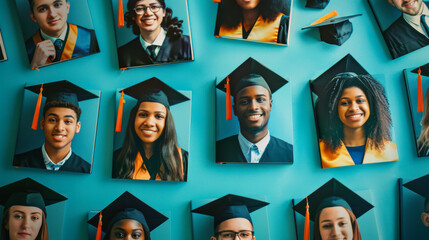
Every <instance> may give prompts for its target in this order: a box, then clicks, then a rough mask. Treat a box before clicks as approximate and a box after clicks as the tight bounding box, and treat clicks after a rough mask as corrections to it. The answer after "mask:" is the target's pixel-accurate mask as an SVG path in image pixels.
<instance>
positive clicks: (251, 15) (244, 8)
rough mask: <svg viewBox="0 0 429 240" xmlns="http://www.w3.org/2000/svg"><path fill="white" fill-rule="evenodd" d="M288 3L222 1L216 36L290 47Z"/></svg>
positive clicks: (245, 0)
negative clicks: (288, 39) (288, 45)
mask: <svg viewBox="0 0 429 240" xmlns="http://www.w3.org/2000/svg"><path fill="white" fill-rule="evenodd" d="M286 1H287V0H222V2H221V3H220V4H219V8H218V15H217V22H216V31H215V35H216V36H219V37H232V38H242V39H249V40H254V41H263V42H271V43H281V44H286V43H287V36H288V29H289V16H288V13H289V10H288V6H287V3H286Z"/></svg>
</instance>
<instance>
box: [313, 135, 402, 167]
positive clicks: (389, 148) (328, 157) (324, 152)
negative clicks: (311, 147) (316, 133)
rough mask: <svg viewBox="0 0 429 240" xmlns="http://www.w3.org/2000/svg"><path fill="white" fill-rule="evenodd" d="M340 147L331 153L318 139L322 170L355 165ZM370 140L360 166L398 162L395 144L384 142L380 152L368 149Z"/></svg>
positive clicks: (344, 149)
mask: <svg viewBox="0 0 429 240" xmlns="http://www.w3.org/2000/svg"><path fill="white" fill-rule="evenodd" d="M341 143H342V144H341V146H340V147H338V149H336V150H335V152H331V151H330V150H329V148H328V146H326V145H325V143H324V142H323V141H322V140H320V139H319V147H320V156H321V158H322V167H323V168H332V167H342V166H350V165H355V163H354V162H353V159H352V157H351V156H350V154H349V152H348V151H347V148H346V146H345V145H344V143H343V142H341ZM370 143H371V140H369V139H367V141H366V146H365V155H364V157H363V161H362V164H367V163H379V162H391V161H397V160H398V151H397V148H396V144H395V143H393V142H391V141H384V149H383V150H381V151H378V150H375V149H373V148H370V147H369V146H370Z"/></svg>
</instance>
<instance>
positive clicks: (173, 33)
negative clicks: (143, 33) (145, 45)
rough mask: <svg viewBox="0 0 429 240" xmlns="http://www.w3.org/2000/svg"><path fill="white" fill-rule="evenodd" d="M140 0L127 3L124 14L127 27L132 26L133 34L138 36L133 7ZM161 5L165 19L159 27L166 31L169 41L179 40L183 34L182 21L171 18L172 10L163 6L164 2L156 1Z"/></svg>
mask: <svg viewBox="0 0 429 240" xmlns="http://www.w3.org/2000/svg"><path fill="white" fill-rule="evenodd" d="M138 1H140V0H129V1H128V3H127V9H128V11H127V12H126V13H125V17H124V19H125V21H126V22H127V27H130V26H132V29H133V33H134V34H135V35H137V36H138V35H140V28H139V27H138V26H137V24H136V22H135V17H136V12H135V11H134V7H135V6H136V3H137V2H138ZM157 1H158V3H159V4H160V5H161V7H162V9H163V10H164V11H165V17H164V19H163V20H162V23H161V27H162V28H163V29H164V30H166V31H167V37H169V38H171V39H177V38H180V37H181V36H182V34H183V30H182V29H181V28H182V23H183V20H179V19H178V18H177V17H174V18H173V10H171V8H168V7H166V6H165V1H164V0H157Z"/></svg>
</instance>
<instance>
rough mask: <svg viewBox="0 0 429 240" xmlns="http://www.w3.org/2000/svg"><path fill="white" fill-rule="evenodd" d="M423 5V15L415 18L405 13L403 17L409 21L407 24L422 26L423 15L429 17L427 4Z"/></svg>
mask: <svg viewBox="0 0 429 240" xmlns="http://www.w3.org/2000/svg"><path fill="white" fill-rule="evenodd" d="M422 4H423V11H422V14H417V15H415V16H412V15H409V14H406V13H403V14H402V15H403V17H404V19H405V21H407V22H409V23H411V24H414V25H416V26H420V16H421V15H426V16H429V9H428V7H427V6H426V4H425V3H424V2H423V3H422Z"/></svg>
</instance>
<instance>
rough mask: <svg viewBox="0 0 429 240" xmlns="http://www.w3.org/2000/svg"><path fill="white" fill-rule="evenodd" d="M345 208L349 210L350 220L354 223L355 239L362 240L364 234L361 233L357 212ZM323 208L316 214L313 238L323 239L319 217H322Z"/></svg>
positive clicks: (316, 239) (315, 239)
mask: <svg viewBox="0 0 429 240" xmlns="http://www.w3.org/2000/svg"><path fill="white" fill-rule="evenodd" d="M344 209H345V210H346V211H347V213H348V214H349V216H350V222H351V223H352V229H353V240H362V236H361V234H360V229H359V224H358V222H357V219H356V216H355V214H354V213H353V212H352V211H350V210H349V209H347V208H344ZM322 210H323V209H322ZM322 210H321V211H320V212H318V213H317V214H316V218H315V219H314V225H313V239H314V240H322V237H321V236H320V226H319V218H320V213H321V212H322Z"/></svg>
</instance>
